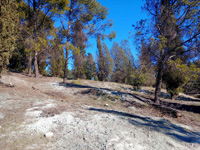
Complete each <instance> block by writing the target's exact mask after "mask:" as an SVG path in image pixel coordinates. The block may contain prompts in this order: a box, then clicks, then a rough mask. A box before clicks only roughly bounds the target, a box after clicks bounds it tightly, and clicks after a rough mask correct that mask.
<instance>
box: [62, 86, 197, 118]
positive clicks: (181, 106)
mask: <svg viewBox="0 0 200 150" xmlns="http://www.w3.org/2000/svg"><path fill="white" fill-rule="evenodd" d="M59 86H64V87H66V88H72V87H74V88H87V89H95V90H106V91H108V92H110V93H111V94H113V95H118V96H121V95H127V96H130V97H133V98H135V99H137V100H139V101H141V102H144V103H148V104H149V103H152V102H153V101H154V99H152V98H149V97H148V98H147V97H146V96H141V95H140V96H138V95H137V94H132V93H129V92H121V91H119V90H111V89H108V88H97V87H93V86H89V85H78V84H73V83H62V82H61V83H59ZM82 94H90V91H85V92H83V93H82ZM124 101H126V102H128V103H130V105H132V104H133V103H134V102H133V101H129V100H128V99H126V100H124ZM161 104H162V105H164V106H167V107H170V108H174V109H177V110H185V111H189V112H193V113H198V114H200V106H196V105H191V104H190V105H189V104H188V105H187V104H180V103H178V102H177V103H176V102H166V101H162V100H161Z"/></svg>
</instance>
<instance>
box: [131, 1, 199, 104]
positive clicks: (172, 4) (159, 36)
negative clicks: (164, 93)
mask: <svg viewBox="0 0 200 150" xmlns="http://www.w3.org/2000/svg"><path fill="white" fill-rule="evenodd" d="M199 5H200V4H199V0H195V1H190V0H146V1H145V6H144V9H145V10H146V11H147V12H148V13H149V14H150V16H151V22H148V23H151V25H150V26H149V24H148V27H151V29H149V28H148V27H145V22H144V20H141V21H140V22H139V24H138V26H136V29H137V30H138V32H137V33H136V36H135V37H136V41H141V40H144V39H145V38H146V36H150V42H149V39H146V40H145V41H148V42H149V43H151V49H150V53H149V54H150V55H151V56H152V57H154V63H155V65H156V89H155V98H154V100H155V102H156V103H157V104H159V103H160V93H161V85H162V81H163V73H164V71H165V68H166V65H167V62H168V61H170V60H175V59H176V58H177V57H179V56H180V55H183V54H187V53H188V52H191V51H195V50H198V48H199V45H198V43H199V42H198V40H199V37H200V30H199V25H198V24H199V21H200V20H199V19H200V18H199V16H200V10H199V9H200V8H199ZM152 28H153V29H152ZM145 32H146V33H145ZM182 46H184V47H185V48H184V49H182Z"/></svg>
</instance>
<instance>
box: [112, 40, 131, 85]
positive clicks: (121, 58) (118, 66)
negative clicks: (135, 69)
mask: <svg viewBox="0 0 200 150" xmlns="http://www.w3.org/2000/svg"><path fill="white" fill-rule="evenodd" d="M111 56H112V58H113V61H114V73H113V75H112V81H115V82H120V83H125V81H126V77H127V71H128V66H129V60H128V57H127V56H126V54H125V52H124V50H123V49H122V47H121V46H120V45H119V43H117V42H114V43H113V46H112V48H111Z"/></svg>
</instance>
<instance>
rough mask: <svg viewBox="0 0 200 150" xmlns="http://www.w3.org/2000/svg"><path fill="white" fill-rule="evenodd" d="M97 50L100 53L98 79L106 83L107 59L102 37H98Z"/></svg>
mask: <svg viewBox="0 0 200 150" xmlns="http://www.w3.org/2000/svg"><path fill="white" fill-rule="evenodd" d="M97 48H98V51H99V61H98V78H99V80H100V81H105V78H106V72H105V70H106V68H105V57H104V55H103V50H102V46H101V38H100V35H98V36H97Z"/></svg>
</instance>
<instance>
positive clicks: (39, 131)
mask: <svg viewBox="0 0 200 150" xmlns="http://www.w3.org/2000/svg"><path fill="white" fill-rule="evenodd" d="M61 81H62V80H61V79H59V78H53V77H52V78H50V77H40V78H39V79H35V78H31V77H28V76H26V75H23V74H17V73H8V74H7V75H4V76H3V77H2V79H1V83H0V149H2V150H11V149H13V150H16V149H17V150H41V149H50V150H55V149H59V150H114V149H115V150H133V149H134V150H180V149H181V150H200V132H199V130H200V114H199V113H198V112H195V111H194V112H192V111H191V112H189V111H187V110H180V111H181V113H182V114H183V116H182V117H181V118H173V117H171V116H170V115H167V114H163V113H162V112H160V111H158V110H157V109H154V107H152V106H151V104H150V101H151V98H152V95H151V94H146V93H144V92H142V93H139V92H134V91H132V90H131V87H130V86H128V85H123V84H117V83H109V82H96V81H88V80H78V81H68V83H67V84H63V83H61ZM163 102H166V103H167V102H170V103H171V104H172V101H170V100H167V99H163ZM174 103H175V102H174ZM176 103H179V105H180V106H185V105H186V104H187V106H189V105H192V104H193V105H194V106H197V107H199V106H200V100H198V99H194V101H191V100H190V101H187V102H186V101H180V102H177V101H176ZM179 105H177V108H181V107H178V106H179Z"/></svg>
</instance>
